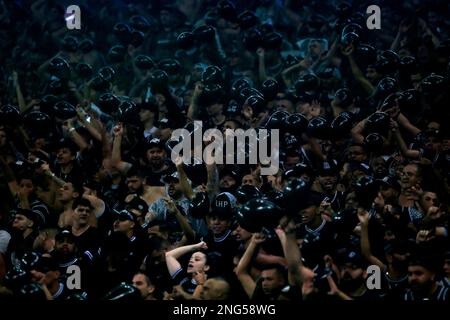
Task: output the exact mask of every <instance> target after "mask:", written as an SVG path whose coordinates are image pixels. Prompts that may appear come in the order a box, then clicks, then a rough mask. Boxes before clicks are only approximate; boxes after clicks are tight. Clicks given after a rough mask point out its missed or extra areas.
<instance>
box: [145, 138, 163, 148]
mask: <svg viewBox="0 0 450 320" xmlns="http://www.w3.org/2000/svg"><path fill="white" fill-rule="evenodd" d="M153 147H157V148H160V149H162V150H165V148H164V142H162V141H161V139H159V138H153V139H150V140H149V141H147V143H146V149H147V150H148V149H150V148H153Z"/></svg>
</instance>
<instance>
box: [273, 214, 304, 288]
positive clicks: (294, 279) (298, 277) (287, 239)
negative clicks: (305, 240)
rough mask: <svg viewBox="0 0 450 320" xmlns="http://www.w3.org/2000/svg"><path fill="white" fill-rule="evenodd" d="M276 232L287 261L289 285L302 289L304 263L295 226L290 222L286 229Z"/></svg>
mask: <svg viewBox="0 0 450 320" xmlns="http://www.w3.org/2000/svg"><path fill="white" fill-rule="evenodd" d="M275 232H276V234H277V236H278V238H279V239H280V242H281V246H282V248H283V253H284V257H285V258H286V261H287V266H288V280H289V284H290V285H297V286H299V287H301V285H302V283H303V279H302V274H301V270H302V269H303V263H302V259H301V254H300V249H299V247H298V245H297V240H296V238H295V225H294V223H293V222H292V221H290V222H289V223H288V224H287V225H286V226H285V227H284V228H281V227H278V228H277V229H276V230H275Z"/></svg>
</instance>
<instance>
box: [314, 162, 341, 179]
mask: <svg viewBox="0 0 450 320" xmlns="http://www.w3.org/2000/svg"><path fill="white" fill-rule="evenodd" d="M318 172H319V176H322V177H325V176H335V175H337V174H338V173H339V167H338V163H337V161H336V160H331V161H324V162H322V163H321V165H320V167H319V170H318Z"/></svg>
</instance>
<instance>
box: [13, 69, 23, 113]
mask: <svg viewBox="0 0 450 320" xmlns="http://www.w3.org/2000/svg"><path fill="white" fill-rule="evenodd" d="M12 78H13V84H14V87H15V89H16V95H17V103H18V104H19V110H20V113H23V112H24V111H25V110H26V103H25V98H24V97H23V94H22V89H21V88H20V83H19V74H18V73H17V71H13V72H12Z"/></svg>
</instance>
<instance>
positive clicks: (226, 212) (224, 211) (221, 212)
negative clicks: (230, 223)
mask: <svg viewBox="0 0 450 320" xmlns="http://www.w3.org/2000/svg"><path fill="white" fill-rule="evenodd" d="M236 208H237V200H236V198H235V196H233V195H232V194H231V193H229V192H222V193H219V194H218V195H217V196H216V198H215V199H214V201H213V203H212V210H211V212H210V213H209V214H208V215H209V216H216V215H217V216H220V217H225V218H231V217H232V215H233V214H234V212H235V211H236Z"/></svg>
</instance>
